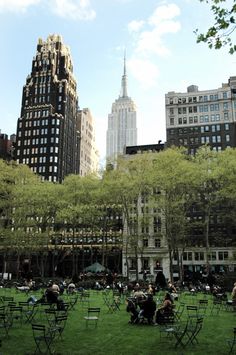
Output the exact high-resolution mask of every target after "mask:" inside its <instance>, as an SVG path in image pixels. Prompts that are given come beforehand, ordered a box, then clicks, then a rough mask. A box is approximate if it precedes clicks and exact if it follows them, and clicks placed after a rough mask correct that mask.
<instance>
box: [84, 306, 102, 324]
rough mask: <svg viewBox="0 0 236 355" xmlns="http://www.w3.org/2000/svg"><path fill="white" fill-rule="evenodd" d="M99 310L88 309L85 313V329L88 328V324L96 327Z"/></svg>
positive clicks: (94, 308) (97, 308)
mask: <svg viewBox="0 0 236 355" xmlns="http://www.w3.org/2000/svg"><path fill="white" fill-rule="evenodd" d="M100 311H101V308H99V307H89V308H88V311H87V316H84V319H85V320H86V328H88V326H89V322H91V323H93V324H94V328H96V327H97V323H98V319H99V315H100Z"/></svg>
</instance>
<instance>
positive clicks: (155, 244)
mask: <svg viewBox="0 0 236 355" xmlns="http://www.w3.org/2000/svg"><path fill="white" fill-rule="evenodd" d="M143 246H144V247H148V246H149V244H148V238H144V239H143ZM154 246H155V248H160V247H161V240H160V239H159V238H155V239H154Z"/></svg>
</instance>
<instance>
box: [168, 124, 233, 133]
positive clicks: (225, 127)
mask: <svg viewBox="0 0 236 355" xmlns="http://www.w3.org/2000/svg"><path fill="white" fill-rule="evenodd" d="M223 130H225V131H229V123H225V124H224V125H223V124H222V125H220V124H216V125H206V126H200V127H199V126H196V127H184V128H178V131H177V132H178V134H179V135H181V134H198V133H199V132H201V133H204V132H210V131H211V132H220V131H223ZM169 133H170V134H171V135H175V134H176V129H170V130H169Z"/></svg>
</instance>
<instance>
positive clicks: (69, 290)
mask: <svg viewBox="0 0 236 355" xmlns="http://www.w3.org/2000/svg"><path fill="white" fill-rule="evenodd" d="M67 293H68V294H72V293H75V284H74V283H73V282H70V283H69V285H68V286H67Z"/></svg>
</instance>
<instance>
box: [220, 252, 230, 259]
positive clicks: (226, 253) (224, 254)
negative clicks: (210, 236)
mask: <svg viewBox="0 0 236 355" xmlns="http://www.w3.org/2000/svg"><path fill="white" fill-rule="evenodd" d="M228 258H229V253H228V252H227V251H219V252H218V259H219V260H228Z"/></svg>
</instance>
